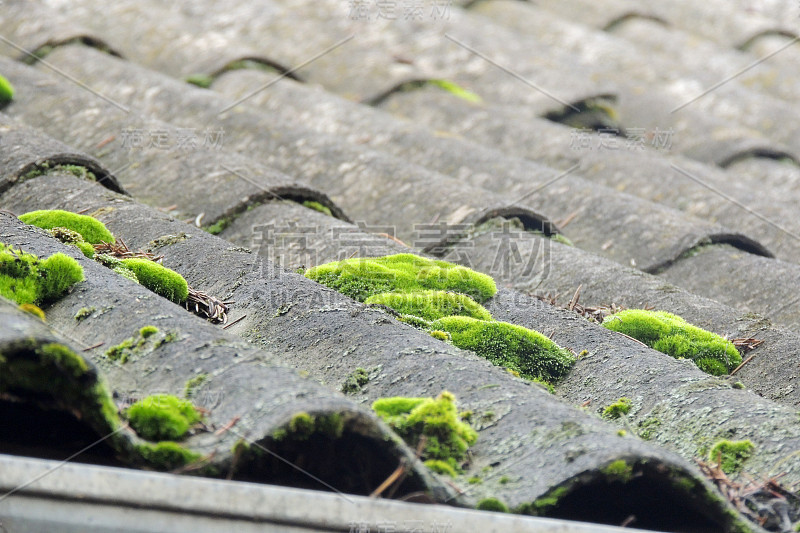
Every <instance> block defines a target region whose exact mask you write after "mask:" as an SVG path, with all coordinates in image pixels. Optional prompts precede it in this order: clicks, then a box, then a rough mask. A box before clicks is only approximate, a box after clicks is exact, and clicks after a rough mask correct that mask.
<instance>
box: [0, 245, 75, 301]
mask: <svg viewBox="0 0 800 533" xmlns="http://www.w3.org/2000/svg"><path fill="white" fill-rule="evenodd" d="M83 279H84V278H83V267H81V266H80V265H79V264H78V262H77V261H75V260H74V259H73V258H71V257H69V256H67V255H65V254H62V253H55V254H53V255H51V256H50V257H48V258H47V259H44V260H42V259H39V258H38V257H36V256H35V255H33V254H29V253H27V252H23V251H22V250H19V249H15V248H13V247H11V246H9V245H6V244H4V243H1V242H0V295H2V296H4V297H6V298H8V299H9V300H12V301H14V302H16V303H17V304H20V305H21V304H36V305H40V304H43V303H48V302H52V301H54V300H56V299H58V298H60V297H61V296H62V295H63V294H64V293H65V292H66V291H67V290H68V289H69V288H70V287H71V286H72V285H74V284H75V283H78V282H80V281H83Z"/></svg>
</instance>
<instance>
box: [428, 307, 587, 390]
mask: <svg viewBox="0 0 800 533" xmlns="http://www.w3.org/2000/svg"><path fill="white" fill-rule="evenodd" d="M431 327H432V328H433V329H440V330H443V331H446V332H448V333H449V334H450V336H451V338H452V342H453V344H454V345H455V346H457V347H459V348H463V349H465V350H472V351H473V352H475V353H476V354H478V355H480V356H481V357H484V358H485V359H488V360H489V361H491V362H492V363H494V364H496V365H499V366H503V367H506V368H510V369H512V370H515V371H517V372H519V373H520V374H521V375H522V376H524V377H526V378H528V379H536V378H539V379H542V380H544V381H546V382H548V383H554V382H557V381H558V380H559V379H561V378H562V377H564V376H565V375H566V374H567V373H568V372H569V370H570V369H571V368H572V365H573V364H574V363H575V356H574V355H572V354H571V353H570V352H569V351H567V350H565V349H563V348H561V347H559V346H558V345H557V344H556V343H554V342H553V341H551V340H550V339H548V338H547V337H545V336H544V335H542V334H541V333H538V332H536V331H533V330H530V329H527V328H524V327H522V326H517V325H516V324H509V323H507V322H495V321H492V322H487V321H484V320H476V319H474V318H468V317H463V316H451V317H445V318H441V319H439V320H436V321H434V322H433V324H432V325H431Z"/></svg>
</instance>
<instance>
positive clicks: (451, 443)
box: [372, 391, 478, 474]
mask: <svg viewBox="0 0 800 533" xmlns="http://www.w3.org/2000/svg"><path fill="white" fill-rule="evenodd" d="M372 409H373V410H374V411H375V413H377V414H378V416H380V417H381V418H382V419H383V420H384V421H385V422H386V423H387V424H389V426H390V427H391V428H392V429H394V430H395V432H396V433H397V434H398V435H400V437H402V438H403V440H404V441H406V443H408V444H409V446H411V447H412V448H417V447H418V446H419V443H420V439H422V438H423V437H424V439H425V441H424V445H423V448H422V454H421V458H422V460H423V461H426V464H427V465H429V467H431V468H432V469H433V470H434V471H438V472H440V473H447V474H449V473H450V469H452V470H453V471H455V472H461V470H462V469H461V465H462V463H463V461H464V459H465V457H466V452H467V449H468V448H469V447H470V446H471V445H472V444H474V443H475V441H476V440H477V439H478V433H477V432H476V431H475V430H474V429H472V427H470V425H469V424H467V423H466V422H463V421H462V420H461V419H460V418H459V416H458V409H457V407H456V399H455V396H453V395H452V394H451V393H449V392H447V391H444V392H442V393H441V394H440V395H439V396H438V397H436V398H408V397H395V398H380V399H378V400H375V402H373V404H372ZM428 461H433V462H430V463H428ZM439 461H441V462H442V463H444V465H447V466H444V465H443V464H440V463H439ZM447 467H449V469H448V468H447Z"/></svg>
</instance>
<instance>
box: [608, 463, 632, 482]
mask: <svg viewBox="0 0 800 533" xmlns="http://www.w3.org/2000/svg"><path fill="white" fill-rule="evenodd" d="M601 472H602V473H603V474H605V476H606V478H607V479H608V480H609V481H619V482H622V483H627V482H629V481H630V480H631V479H633V467H632V466H631V465H629V464H628V463H626V462H625V461H624V460H622V459H618V460H616V461H612V462H611V463H609V464H608V466H606V467H605V468H603V469H602V470H601Z"/></svg>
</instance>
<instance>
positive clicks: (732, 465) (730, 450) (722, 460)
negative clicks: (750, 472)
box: [708, 440, 756, 474]
mask: <svg viewBox="0 0 800 533" xmlns="http://www.w3.org/2000/svg"><path fill="white" fill-rule="evenodd" d="M755 449H756V447H755V445H754V444H753V443H752V442H750V441H749V440H735V441H730V440H721V441H719V442H717V443H716V444H714V446H713V447H712V448H711V451H710V452H708V460H709V461H711V462H712V463H718V464H719V467H720V468H721V469H722V471H723V472H725V473H726V474H733V473H734V472H738V471H739V470H741V469H742V465H743V463H744V462H745V461H746V460H747V459H748V458H749V457H750V456H751V455H753V451H755Z"/></svg>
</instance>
